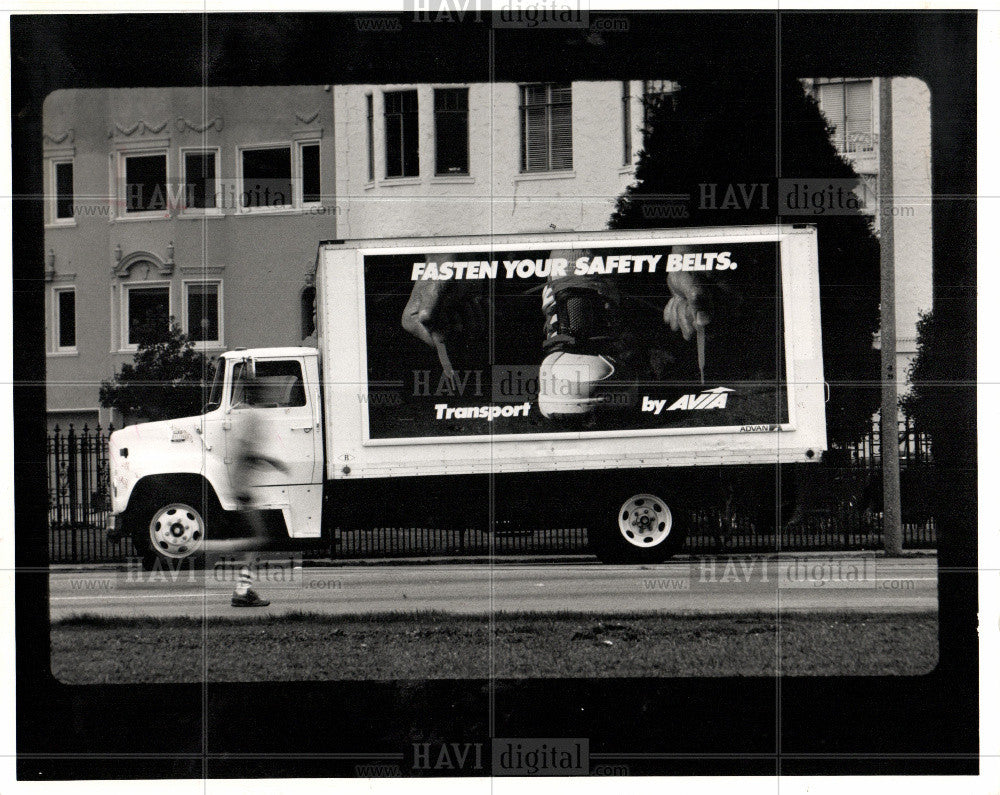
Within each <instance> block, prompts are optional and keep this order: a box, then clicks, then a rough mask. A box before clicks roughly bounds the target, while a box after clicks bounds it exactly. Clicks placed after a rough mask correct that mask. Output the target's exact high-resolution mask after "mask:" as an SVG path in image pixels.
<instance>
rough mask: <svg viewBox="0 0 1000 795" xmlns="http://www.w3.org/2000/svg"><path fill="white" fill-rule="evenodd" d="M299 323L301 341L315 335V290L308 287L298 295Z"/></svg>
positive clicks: (310, 286) (311, 286)
mask: <svg viewBox="0 0 1000 795" xmlns="http://www.w3.org/2000/svg"><path fill="white" fill-rule="evenodd" d="M299 310H300V312H301V314H300V321H301V324H302V339H305V338H306V337H310V336H312V335H313V334H315V333H316V288H315V287H314V286H313V285H308V286H306V287H303V288H302V292H301V293H300V294H299Z"/></svg>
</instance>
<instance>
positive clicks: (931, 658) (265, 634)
mask: <svg viewBox="0 0 1000 795" xmlns="http://www.w3.org/2000/svg"><path fill="white" fill-rule="evenodd" d="M779 629H780V632H779ZM937 633H938V617H937V613H934V612H931V613H926V614H905V615H904V614H870V615H868V614H856V613H848V614H829V613H823V614H794V615H787V616H783V617H782V619H781V621H780V627H779V624H778V622H776V621H775V617H774V615H746V614H740V615H731V616H725V615H711V616H700V615H684V616H664V615H658V614H648V613H646V614H636V615H633V616H627V617H625V618H622V617H617V616H616V617H615V618H614V619H604V620H601V619H600V618H599V617H595V616H592V615H580V614H538V613H535V614H529V613H519V614H513V613H511V614H505V613H499V614H497V615H495V616H494V617H493V620H492V621H490V619H489V618H488V617H463V616H453V615H447V614H443V613H411V614H402V613H391V614H387V615H382V616H371V615H364V616H361V615H359V616H346V617H345V616H337V617H330V616H323V615H317V614H308V613H297V614H289V615H284V616H261V617H253V618H248V619H210V620H208V621H207V622H203V621H202V620H200V619H184V618H170V619H152V618H142V619H118V618H110V619H109V618H98V617H93V616H77V617H73V618H69V619H66V620H64V621H60V622H57V623H54V624H53V625H52V631H51V647H52V672H53V674H54V675H55V676H56V677H57V678H58V679H60V680H61V681H63V682H66V683H68V684H84V683H86V684H91V683H105V682H114V683H118V682H192V681H203V680H205V679H206V678H207V680H208V681H215V682H218V681H230V682H232V681H261V680H271V681H289V680H338V679H341V680H342V679H448V678H486V677H488V676H490V674H491V666H490V659H491V657H492V660H493V671H492V673H493V675H494V676H496V677H499V678H509V677H608V676H653V677H661V676H662V677H668V676H669V677H677V676H774V675H775V674H777V673H779V672H780V673H781V674H784V675H792V676H803V675H807V676H808V675H817V676H831V675H851V676H858V675H859V676H872V675H916V674H924V673H928V672H929V671H930V670H932V669H933V668H934V666H935V665H936V664H937V653H938V638H937ZM779 649H780V656H779V654H778V651H779ZM779 661H780V669H779Z"/></svg>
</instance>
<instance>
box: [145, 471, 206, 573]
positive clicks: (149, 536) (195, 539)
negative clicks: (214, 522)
mask: <svg viewBox="0 0 1000 795" xmlns="http://www.w3.org/2000/svg"><path fill="white" fill-rule="evenodd" d="M206 528H207V519H206V510H205V505H204V500H203V499H202V495H201V494H198V493H192V492H181V493H178V492H168V491H166V490H157V492H156V493H154V494H151V495H149V496H147V498H146V499H144V500H143V501H142V503H141V505H140V506H137V511H136V515H135V524H134V525H133V534H132V542H133V545H134V546H135V548H136V551H137V552H138V553H139V555H140V556H141V558H142V567H143V569H145V570H146V571H151V570H153V569H177V568H179V567H182V566H185V567H186V566H191V565H195V564H196V563H197V564H200V563H201V562H202V559H203V556H202V555H201V554H199V553H200V550H201V547H202V544H203V543H204V541H205V533H206Z"/></svg>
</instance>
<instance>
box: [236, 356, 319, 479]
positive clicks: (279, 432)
mask: <svg viewBox="0 0 1000 795" xmlns="http://www.w3.org/2000/svg"><path fill="white" fill-rule="evenodd" d="M253 366H254V369H255V370H256V373H255V377H254V378H252V379H251V377H250V368H251V363H250V362H237V363H236V365H235V366H234V368H233V379H232V380H233V389H232V394H231V397H230V404H229V405H230V412H229V415H230V416H229V420H230V421H229V422H227V423H225V426H224V427H225V428H226V467H227V469H228V471H229V477H230V482H233V476H234V468H235V464H236V455H237V452H238V451H237V446H238V438H239V433H240V432H241V429H242V424H243V423H244V422H246V420H247V419H248V417H247V415H246V412H254V417H253V420H252V421H253V422H254V424H255V426H256V428H255V437H256V446H257V448H258V450H259V452H260V453H261V455H262V457H264V458H271V459H274V460H275V461H278V462H280V463H281V465H282V466H283V467H284V468H285V469H284V471H282V470H281V469H278V468H277V467H274V466H268V465H267V464H266V463H264V464H262V465H261V466H258V467H255V468H254V471H253V475H252V481H253V485H256V486H292V485H300V484H306V483H317V482H318V475H319V473H318V467H319V463H318V458H319V453H320V443H321V434H320V432H319V430H318V425H319V407H318V406H316V405H314V401H313V400H310V395H311V394H312V390H311V389H310V388H309V387H308V385H307V384H306V381H305V378H304V369H303V362H302V360H301V359H297V358H284V359H257V360H256V361H254V362H253ZM234 485H235V484H234Z"/></svg>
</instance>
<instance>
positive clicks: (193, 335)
mask: <svg viewBox="0 0 1000 795" xmlns="http://www.w3.org/2000/svg"><path fill="white" fill-rule="evenodd" d="M221 306H222V284H221V283H220V282H185V283H184V321H185V327H184V333H185V334H187V335H188V337H189V338H190V339H191V340H192V341H193V342H210V343H216V344H218V343H221V342H222V321H221V317H222V312H221Z"/></svg>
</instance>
